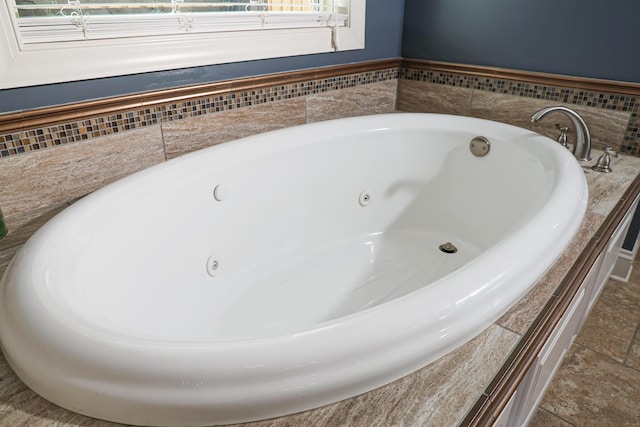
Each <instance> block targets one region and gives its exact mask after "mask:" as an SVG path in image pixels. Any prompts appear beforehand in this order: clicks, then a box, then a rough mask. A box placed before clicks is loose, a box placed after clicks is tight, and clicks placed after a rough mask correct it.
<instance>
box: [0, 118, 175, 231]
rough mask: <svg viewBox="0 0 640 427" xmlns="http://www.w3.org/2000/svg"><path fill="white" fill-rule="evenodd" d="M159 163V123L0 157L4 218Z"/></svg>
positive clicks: (56, 203)
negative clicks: (31, 151) (45, 148)
mask: <svg viewBox="0 0 640 427" xmlns="http://www.w3.org/2000/svg"><path fill="white" fill-rule="evenodd" d="M162 161H164V149H163V146H162V139H161V134H160V126H159V125H158V126H151V127H147V128H143V129H138V130H133V131H128V132H124V133H122V134H114V135H109V136H105V137H101V138H96V139H91V140H88V141H84V142H78V143H73V144H68V145H63V146H59V147H55V148H53V149H47V150H41V151H36V152H33V153H29V154H21V155H16V156H9V157H7V158H4V159H0V182H2V183H3V185H2V186H0V206H1V207H2V212H3V213H4V216H5V218H9V219H13V218H12V217H14V216H18V215H23V214H25V213H26V212H32V211H37V210H40V209H46V208H48V207H50V206H59V205H61V204H63V203H66V202H70V201H72V200H75V199H77V198H78V197H81V196H84V195H86V194H88V193H90V192H92V191H94V190H97V189H98V188H100V187H103V186H104V185H106V184H108V183H110V182H113V181H116V180H117V179H119V178H122V177H124V176H126V175H129V174H131V173H133V172H136V171H138V170H141V169H144V168H146V167H148V166H151V165H154V164H157V163H160V162H162ZM11 226H12V225H11V222H10V224H9V227H11Z"/></svg>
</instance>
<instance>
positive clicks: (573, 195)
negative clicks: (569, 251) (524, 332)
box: [0, 114, 587, 425]
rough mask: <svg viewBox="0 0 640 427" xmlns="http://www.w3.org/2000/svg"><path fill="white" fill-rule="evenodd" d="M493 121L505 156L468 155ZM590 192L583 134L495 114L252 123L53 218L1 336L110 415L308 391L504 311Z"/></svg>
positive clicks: (22, 361) (225, 404)
mask: <svg viewBox="0 0 640 427" xmlns="http://www.w3.org/2000/svg"><path fill="white" fill-rule="evenodd" d="M476 136H483V137H486V138H487V139H488V141H489V143H490V146H489V149H488V150H487V151H488V154H486V155H484V156H476V155H474V154H472V152H471V151H470V148H469V144H470V141H471V140H472V139H473V138H474V137H476ZM586 201H587V186H586V181H585V178H584V174H583V172H582V170H581V168H580V166H579V165H578V163H577V162H576V160H575V159H574V158H573V157H572V156H571V155H570V153H569V152H568V151H567V150H565V149H563V148H562V147H561V146H559V145H558V144H556V143H555V142H554V141H552V140H550V139H548V138H546V137H543V136H541V135H538V134H536V133H533V132H531V131H528V130H525V129H521V128H517V127H513V126H509V125H505V124H501V123H496V122H491V121H486V120H480V119H472V118H467V117H455V116H446V115H436V114H392V115H382V116H371V117H358V118H350V119H342V120H335V121H329V122H323V123H318V124H312V125H304V126H300V127H295V128H290V129H285V130H281V131H276V132H269V133H266V134H262V135H258V136H255V137H250V138H244V139H242V140H238V141H234V142H231V143H226V144H223V145H220V146H216V147H211V148H208V149H204V150H200V151H198V152H196V153H192V154H189V155H186V156H183V157H181V158H178V159H174V160H172V161H169V162H166V163H165V164H162V165H159V166H155V167H152V168H149V169H147V170H145V171H142V172H140V173H137V174H134V175H132V176H130V177H127V178H125V179H123V180H120V181H118V182H116V183H113V184H111V185H109V186H107V187H105V188H103V189H101V190H99V191H97V192H95V193H93V194H91V195H89V196H87V197H85V198H84V199H82V200H80V201H78V202H77V203H75V204H74V205H72V206H71V207H69V208H68V209H66V210H65V211H63V212H62V213H60V214H59V215H57V216H56V217H55V218H54V219H52V220H51V221H50V222H48V223H47V224H46V225H45V226H44V227H42V228H41V229H40V230H39V231H38V232H37V233H36V234H34V236H33V237H32V238H31V239H30V240H29V241H28V242H27V243H26V244H25V245H24V246H23V248H22V249H21V250H20V251H19V253H18V254H17V256H16V257H15V258H14V260H13V261H12V262H11V264H10V266H9V267H8V268H7V271H6V272H5V274H4V276H3V278H2V282H1V283H0V342H1V343H2V349H3V351H4V353H5V355H6V357H7V360H8V361H9V363H10V365H11V366H12V368H13V369H14V370H15V372H16V373H17V374H18V375H19V376H20V378H21V379H22V380H23V381H24V382H25V383H26V384H27V385H28V386H30V387H31V388H32V389H33V390H35V391H36V392H37V393H39V394H41V395H42V396H44V397H45V398H47V399H49V400H50V401H52V402H54V403H56V404H58V405H60V406H63V407H65V408H68V409H70V410H72V411H76V412H79V413H83V414H87V415H90V416H93V417H97V418H101V419H106V420H112V421H117V422H124V423H130V424H141V425H210V424H224V423H232V422H241V421H251V420H257V419H264V418H270V417H274V416H280V415H285V414H290V413H294V412H298V411H302V410H306V409H311V408H315V407H318V406H321V405H324V404H328V403H331V402H336V401H339V400H342V399H345V398H348V397H351V396H354V395H357V394H360V393H363V392H366V391H369V390H372V389H373V388H376V387H379V386H382V385H385V384H387V383H389V382H391V381H393V380H395V379H398V378H401V377H402V376H404V375H407V374H408V373H410V372H413V371H415V370H417V369H420V368H421V367H424V366H425V365H427V364H428V363H430V362H432V361H434V360H436V359H437V358H439V357H441V356H443V355H445V354H447V353H448V352H450V351H452V350H453V349H455V348H457V347H458V346H460V345H462V344H463V343H465V342H467V341H468V340H470V339H471V338H473V337H474V336H475V335H477V334H478V333H480V332H481V331H482V330H483V329H485V328H486V327H488V326H489V325H490V324H491V323H493V322H494V321H495V320H496V319H497V318H499V317H500V316H501V315H502V314H503V313H504V312H505V311H506V310H508V309H509V308H510V307H511V306H513V304H515V303H516V302H517V301H518V299H519V298H520V297H522V296H523V295H524V294H525V293H526V292H527V291H528V290H530V289H531V287H532V286H533V285H534V284H535V283H536V281H537V280H538V279H539V278H540V277H541V276H542V275H543V274H544V273H545V272H546V270H547V269H548V268H549V267H550V266H551V265H552V264H553V262H554V261H555V260H556V259H557V257H558V256H559V255H560V254H561V253H562V251H563V250H564V248H565V247H566V245H567V244H568V243H569V242H570V240H571V239H572V237H573V236H574V234H575V232H576V231H577V229H578V227H579V226H580V224H581V222H582V219H583V216H584V212H585V208H586Z"/></svg>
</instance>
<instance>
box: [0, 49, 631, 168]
mask: <svg viewBox="0 0 640 427" xmlns="http://www.w3.org/2000/svg"><path fill="white" fill-rule="evenodd" d="M406 62H408V63H410V64H412V63H414V62H416V61H412V60H408V61H406ZM373 64H374V65H373V66H374V67H375V63H373ZM365 67H366V66H365ZM452 68H454V69H455V67H452ZM478 68H479V69H481V67H478ZM487 73H489V72H487ZM514 74H515V75H517V73H514ZM522 75H523V76H524V78H523V77H522V76H519V77H518V78H514V79H509V78H503V77H492V76H483V75H478V74H477V73H473V72H470V73H465V72H464V71H462V72H457V71H453V72H452V71H438V70H430V69H428V65H427V66H426V67H421V66H418V67H415V66H404V65H403V66H399V67H398V66H389V67H387V68H380V69H373V70H370V71H361V72H355V73H347V74H344V75H338V76H327V77H323V78H310V79H308V80H303V81H295V82H292V83H284V84H278V83H274V84H273V85H270V86H265V87H261V86H260V85H257V86H260V87H255V88H250V89H247V88H243V89H238V90H230V91H227V92H225V93H221V94H216V95H212V96H205V97H195V98H189V99H187V100H184V101H181V102H170V103H164V104H158V105H154V106H150V107H146V108H143V107H141V108H134V109H129V110H126V111H122V112H116V113H112V114H107V115H102V116H96V117H90V118H84V119H81V120H75V121H69V122H68V123H62V124H54V125H50V126H49V125H45V126H42V127H34V128H30V129H21V130H18V131H11V132H8V133H3V134H0V158H4V157H8V156H12V155H17V154H22V153H27V152H31V151H35V150H40V149H43V148H48V147H54V146H58V145H63V144H68V143H72V142H77V141H84V140H88V139H92V138H98V137H101V136H106V135H111V134H114V133H120V132H125V131H127V130H130V129H138V128H141V127H145V126H152V125H156V124H159V123H166V122H169V121H172V120H180V119H185V118H190V117H196V116H202V115H206V114H215V113H218V112H223V111H229V110H233V109H238V108H245V107H250V106H254V105H261V104H266V103H270V102H278V101H282V100H286V99H292V98H297V97H304V96H308V95H314V94H319V93H324V92H329V91H334V90H340V89H346V88H352V87H356V86H360V85H366V84H369V83H376V82H380V81H386V80H394V79H407V80H416V81H423V82H429V83H435V84H440V85H445V86H454V87H462V88H469V89H476V90H482V91H488V92H495V93H502V94H509V95H515V96H523V97H529V98H535V99H544V100H548V101H550V102H562V103H568V104H574V105H581V106H587V107H595V108H605V109H610V110H617V111H625V112H627V111H628V112H630V117H631V118H630V120H629V123H628V125H627V129H626V131H625V134H624V138H623V141H622V144H621V150H622V151H623V152H624V153H625V154H629V155H633V156H640V117H639V114H640V96H637V95H630V94H620V93H615V92H613V91H611V92H607V91H598V90H585V89H583V88H579V87H572V86H573V85H572V84H571V81H567V83H566V84H564V83H562V84H546V83H540V82H539V81H536V80H540V81H544V80H545V79H544V78H541V79H539V78H537V77H536V76H531V78H530V79H529V80H530V81H526V77H527V73H523V74H522ZM276 78H277V76H276ZM250 80H253V79H250ZM259 80H260V79H259V78H256V79H255V81H256V82H259ZM283 80H285V81H286V78H285V79H283ZM0 122H2V116H0Z"/></svg>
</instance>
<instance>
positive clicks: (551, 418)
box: [528, 408, 574, 427]
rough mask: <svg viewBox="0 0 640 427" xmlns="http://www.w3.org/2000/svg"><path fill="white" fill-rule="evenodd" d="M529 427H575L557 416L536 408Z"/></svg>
mask: <svg viewBox="0 0 640 427" xmlns="http://www.w3.org/2000/svg"><path fill="white" fill-rule="evenodd" d="M528 427H574V426H573V424H569V423H568V422H566V421H565V420H563V419H562V418H560V417H558V416H557V415H555V414H552V413H550V412H547V411H545V410H543V409H540V408H536V412H535V413H534V415H533V417H531V421H530V422H529V425H528Z"/></svg>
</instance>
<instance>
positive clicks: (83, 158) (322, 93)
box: [0, 68, 398, 254]
mask: <svg viewBox="0 0 640 427" xmlns="http://www.w3.org/2000/svg"><path fill="white" fill-rule="evenodd" d="M397 73H398V69H397V68H393V69H388V70H380V71H374V72H364V73H358V74H355V75H348V76H344V77H339V78H327V79H324V80H323V81H311V82H307V83H295V84H291V85H284V86H282V85H281V86H277V87H274V88H267V89H260V90H256V91H250V92H246V91H244V92H238V93H231V94H227V95H223V96H218V97H215V99H203V100H191V101H187V102H184V103H182V104H171V105H163V106H160V107H156V108H155V109H154V110H153V111H151V110H149V109H145V110H139V111H133V112H129V113H122V114H116V115H113V116H108V117H97V118H91V119H88V120H82V121H78V122H74V123H69V124H63V125H56V126H51V127H47V128H42V129H35V130H25V131H21V132H16V133H12V134H7V135H2V136H0V153H1V154H2V155H1V156H0V182H1V183H2V185H0V209H1V210H2V213H3V214H4V218H5V220H6V222H7V225H8V228H9V233H8V235H7V237H5V238H4V239H2V240H0V254H1V253H2V251H3V250H8V249H10V248H13V247H15V246H16V245H19V244H21V243H23V242H24V241H25V239H26V238H28V237H29V236H30V235H31V234H32V233H33V232H34V231H35V230H36V229H38V228H39V227H40V226H41V225H42V224H44V223H45V222H46V221H47V220H48V219H50V218H51V217H52V216H54V215H55V214H56V213H58V212H60V211H61V210H62V209H64V208H65V207H66V206H68V205H69V204H70V203H73V201H75V200H77V199H78V198H80V197H83V196H85V195H86V194H88V193H90V192H92V191H95V190H96V189H98V188H100V187H102V186H104V185H106V184H108V183H110V182H113V181H115V180H117V179H119V178H121V177H124V176H126V175H129V174H131V173H133V172H136V171H139V170H142V169H144V168H147V167H149V166H152V165H155V164H158V163H161V162H164V161H166V160H169V159H171V158H174V157H177V156H179V155H181V154H185V153H188V152H190V151H194V150H197V149H200V148H204V147H207V146H211V145H215V144H219V143H222V142H225V141H230V140H233V139H237V138H241V137H244V136H248V135H253V134H257V133H261V132H266V131H269V130H275V129H279V128H284V127H288V126H294V125H299V124H304V123H310V122H316V121H321V120H327V119H333V118H339V117H350V116H357V115H365V114H378V113H387V112H393V111H394V109H395V103H396V92H397V82H398V80H397ZM1 119H2V118H1V116H0V120H1Z"/></svg>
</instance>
